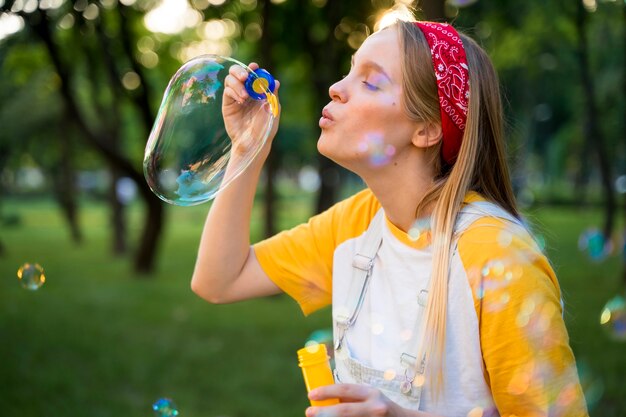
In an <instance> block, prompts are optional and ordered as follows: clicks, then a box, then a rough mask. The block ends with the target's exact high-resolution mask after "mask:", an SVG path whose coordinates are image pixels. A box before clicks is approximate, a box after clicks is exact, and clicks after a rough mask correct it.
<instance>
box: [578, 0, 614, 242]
mask: <svg viewBox="0 0 626 417" xmlns="http://www.w3.org/2000/svg"><path fill="white" fill-rule="evenodd" d="M586 19H587V11H586V10H585V8H584V6H583V4H582V2H581V1H578V2H577V13H576V31H577V33H578V61H579V67H580V76H581V81H582V86H583V94H584V97H585V104H586V109H585V120H584V127H583V135H584V136H585V140H589V141H590V142H591V143H593V144H595V147H594V151H595V153H596V155H597V157H598V165H599V166H598V167H599V169H600V176H601V180H602V188H603V189H604V198H605V204H604V227H603V233H604V237H605V239H606V241H608V240H609V239H610V238H611V233H612V231H613V223H614V217H615V205H616V203H615V191H614V190H613V183H612V176H611V162H610V161H609V157H608V154H607V152H606V150H605V148H604V136H603V134H602V130H601V129H600V122H599V119H598V111H597V107H596V103H595V88H594V84H593V78H592V76H591V66H590V62H589V50H588V45H587V33H586Z"/></svg>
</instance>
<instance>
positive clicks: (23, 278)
mask: <svg viewBox="0 0 626 417" xmlns="http://www.w3.org/2000/svg"><path fill="white" fill-rule="evenodd" d="M17 279H18V280H19V281H20V284H22V287H24V288H26V289H27V290H31V291H35V290H37V289H39V287H41V286H42V285H43V284H44V283H45V282H46V276H45V274H44V272H43V268H42V267H41V266H40V265H39V264H30V263H25V264H24V265H22V266H20V268H19V269H18V270H17Z"/></svg>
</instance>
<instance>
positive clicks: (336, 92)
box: [328, 78, 348, 103]
mask: <svg viewBox="0 0 626 417" xmlns="http://www.w3.org/2000/svg"><path fill="white" fill-rule="evenodd" d="M344 80H345V78H344V79H341V80H339V81H337V82H336V83H334V84H333V85H331V86H330V88H329V89H328V95H329V96H330V98H331V99H332V100H333V101H335V100H337V101H340V102H342V103H345V102H346V100H347V99H348V94H347V92H346V89H345V87H344V83H343V81H344Z"/></svg>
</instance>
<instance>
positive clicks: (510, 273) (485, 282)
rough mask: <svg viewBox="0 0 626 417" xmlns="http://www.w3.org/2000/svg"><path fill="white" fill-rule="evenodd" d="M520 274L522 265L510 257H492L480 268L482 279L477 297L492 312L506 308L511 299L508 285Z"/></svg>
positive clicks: (477, 290)
mask: <svg viewBox="0 0 626 417" xmlns="http://www.w3.org/2000/svg"><path fill="white" fill-rule="evenodd" d="M519 275H521V267H520V265H518V264H517V263H514V262H512V261H510V260H508V259H492V260H489V261H488V262H486V263H485V264H484V265H483V267H482V269H481V270H480V281H479V283H478V288H477V289H476V298H478V299H479V300H482V301H481V302H482V303H483V308H485V310H486V311H490V312H495V311H500V310H502V309H504V308H505V307H506V306H507V305H508V303H509V301H510V299H511V296H510V294H509V292H508V291H507V287H508V286H509V284H510V283H511V281H512V280H514V279H516V278H519Z"/></svg>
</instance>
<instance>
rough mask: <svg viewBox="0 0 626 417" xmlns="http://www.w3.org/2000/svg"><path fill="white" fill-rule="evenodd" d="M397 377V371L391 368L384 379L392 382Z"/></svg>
mask: <svg viewBox="0 0 626 417" xmlns="http://www.w3.org/2000/svg"><path fill="white" fill-rule="evenodd" d="M395 377H396V371H395V370H394V369H391V368H389V369H387V370H386V371H385V372H384V373H383V378H385V380H387V381H392V380H393V379H394V378H395Z"/></svg>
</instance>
